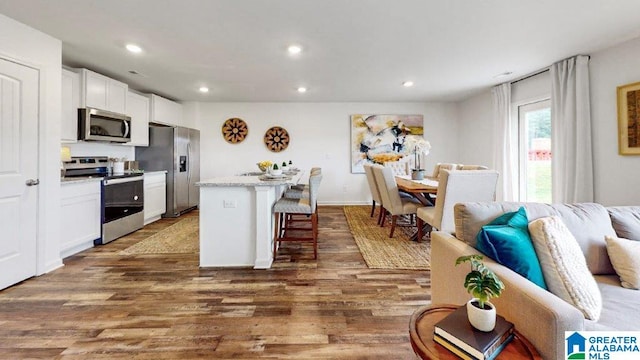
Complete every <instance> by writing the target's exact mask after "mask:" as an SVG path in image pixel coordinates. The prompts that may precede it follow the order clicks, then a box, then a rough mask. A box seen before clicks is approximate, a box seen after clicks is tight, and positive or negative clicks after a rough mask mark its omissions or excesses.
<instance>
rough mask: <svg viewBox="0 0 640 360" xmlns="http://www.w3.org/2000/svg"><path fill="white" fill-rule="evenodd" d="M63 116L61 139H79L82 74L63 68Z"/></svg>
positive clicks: (73, 140) (64, 140) (72, 140)
mask: <svg viewBox="0 0 640 360" xmlns="http://www.w3.org/2000/svg"><path fill="white" fill-rule="evenodd" d="M61 95H62V117H61V119H60V140H61V141H63V142H77V141H78V108H79V107H80V74H78V73H77V72H74V71H71V70H67V69H62V94H61Z"/></svg>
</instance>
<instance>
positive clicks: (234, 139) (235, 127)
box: [222, 118, 249, 144]
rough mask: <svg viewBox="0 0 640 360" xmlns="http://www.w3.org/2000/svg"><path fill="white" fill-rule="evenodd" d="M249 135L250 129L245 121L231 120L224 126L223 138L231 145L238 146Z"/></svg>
mask: <svg viewBox="0 0 640 360" xmlns="http://www.w3.org/2000/svg"><path fill="white" fill-rule="evenodd" d="M247 134H249V127H248V126H247V123H246V122H244V120H242V119H239V118H231V119H229V120H227V121H225V122H224V124H223V125H222V136H223V137H224V139H225V140H226V141H227V142H228V143H231V144H237V143H240V142H242V141H243V140H244V138H246V137H247Z"/></svg>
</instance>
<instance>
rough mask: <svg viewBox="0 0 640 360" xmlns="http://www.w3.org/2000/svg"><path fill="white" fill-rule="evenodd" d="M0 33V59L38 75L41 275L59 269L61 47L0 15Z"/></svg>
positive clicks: (37, 32)
mask: <svg viewBox="0 0 640 360" xmlns="http://www.w3.org/2000/svg"><path fill="white" fill-rule="evenodd" d="M0 34H3V35H2V36H0V57H3V58H6V59H10V60H13V61H16V62H18V63H20V64H24V65H28V66H32V67H34V68H36V69H38V70H39V72H40V109H39V110H40V115H39V120H38V121H39V125H38V130H39V132H40V135H39V141H38V143H39V149H38V157H39V159H38V177H39V179H40V185H39V186H38V245H37V246H38V257H37V269H36V271H37V273H38V274H42V273H45V272H47V271H50V270H53V269H54V268H57V267H59V266H62V260H61V259H60V245H59V239H60V226H59V223H60V217H59V213H60V116H61V107H60V105H61V97H60V89H61V76H62V74H61V65H62V55H61V54H62V52H61V49H62V44H61V43H60V41H59V40H57V39H54V38H52V37H50V36H49V35H46V34H44V33H41V32H39V31H37V30H35V29H32V28H30V27H28V26H26V25H23V24H21V23H18V22H16V21H14V20H12V19H10V18H8V17H6V16H4V15H1V14H0ZM9 35H10V36H9ZM34 136H35V134H34Z"/></svg>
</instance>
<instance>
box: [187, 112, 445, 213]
mask: <svg viewBox="0 0 640 360" xmlns="http://www.w3.org/2000/svg"><path fill="white" fill-rule="evenodd" d="M369 113H377V114H422V115H423V116H424V129H425V138H426V139H427V140H429V141H430V142H431V146H432V148H431V153H430V155H429V156H428V157H427V159H426V160H427V161H426V166H425V167H426V169H431V168H433V165H434V164H435V163H436V162H442V161H445V160H446V161H449V160H451V159H457V158H458V136H457V130H458V129H457V121H456V116H457V115H456V106H455V104H449V103H428V104H424V103H201V102H198V103H195V102H191V103H185V104H184V114H185V118H191V119H195V121H194V123H195V125H196V128H198V129H200V131H201V132H200V142H201V145H200V151H201V157H200V158H201V164H200V167H201V173H200V175H201V179H203V180H204V179H208V178H211V177H216V176H224V175H232V174H238V173H241V172H246V171H256V170H257V166H256V163H257V162H258V161H260V160H272V161H278V162H282V161H289V160H292V161H293V163H294V165H296V166H298V167H300V168H302V169H309V168H311V167H312V166H320V167H322V173H323V179H322V186H321V187H320V193H319V203H321V204H351V203H362V204H365V203H369V202H370V194H369V190H368V187H367V184H366V179H365V177H364V174H352V173H351V159H350V148H349V146H350V143H351V140H350V139H351V130H350V119H349V115H351V114H369ZM231 117H239V118H241V119H243V120H244V121H246V122H247V124H248V126H249V135H248V136H247V138H246V139H245V141H244V142H242V143H240V144H229V143H227V142H226V141H224V139H223V138H222V135H221V131H220V130H221V128H222V124H223V123H224V121H225V120H227V119H228V118H231ZM190 121H192V120H190ZM276 125H277V126H282V127H284V128H285V129H286V130H287V131H288V132H289V135H290V137H291V143H290V144H289V147H288V148H287V149H286V150H285V151H283V152H281V153H272V152H270V151H269V150H267V148H266V146H265V145H264V143H263V136H264V133H265V132H266V130H267V129H269V128H270V127H271V126H276Z"/></svg>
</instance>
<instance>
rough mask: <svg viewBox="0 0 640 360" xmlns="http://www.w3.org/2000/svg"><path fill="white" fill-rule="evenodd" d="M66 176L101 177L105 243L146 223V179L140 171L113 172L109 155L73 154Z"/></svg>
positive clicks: (103, 239)
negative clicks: (82, 155) (88, 155)
mask: <svg viewBox="0 0 640 360" xmlns="http://www.w3.org/2000/svg"><path fill="white" fill-rule="evenodd" d="M64 168H65V177H75V178H82V177H101V178H102V216H101V218H102V237H101V239H98V240H95V241H94V243H95V244H96V245H99V244H106V243H108V242H110V241H112V240H115V239H117V238H119V237H121V236H123V235H126V234H128V233H131V232H134V231H136V230H138V229H140V228H142V227H143V226H144V212H143V211H144V186H143V185H144V182H143V177H142V174H140V173H125V174H118V175H113V174H111V172H110V167H109V158H108V157H106V156H97V157H72V158H71V161H68V162H65V164H64Z"/></svg>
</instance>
